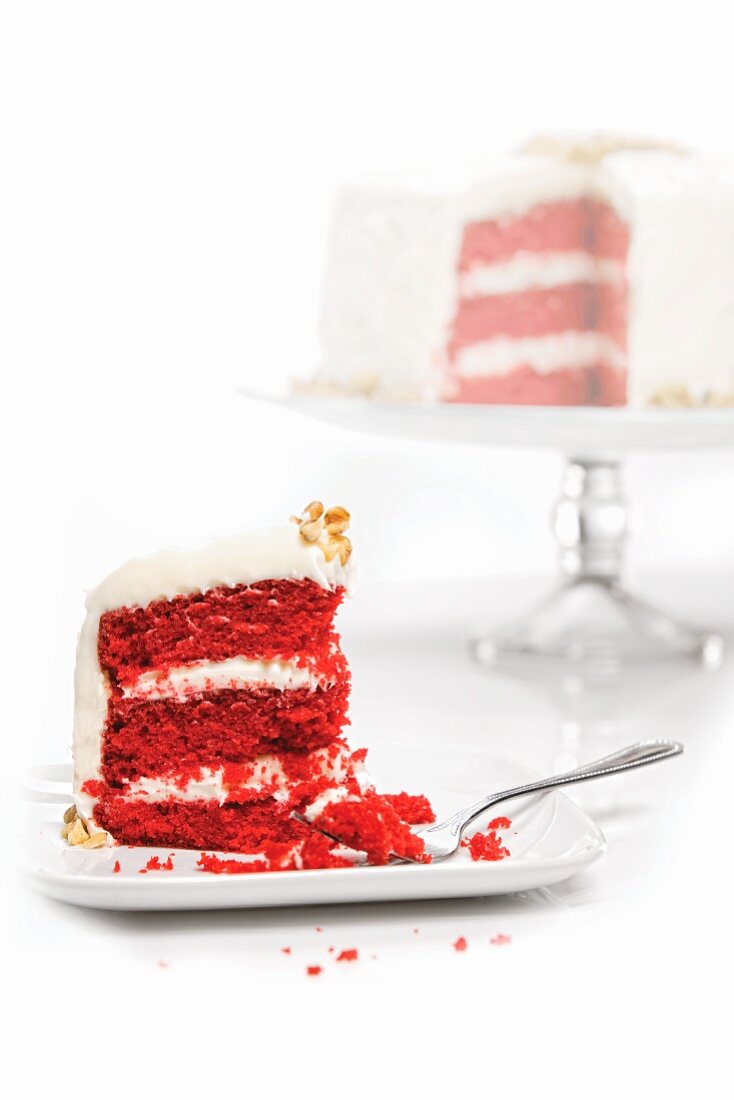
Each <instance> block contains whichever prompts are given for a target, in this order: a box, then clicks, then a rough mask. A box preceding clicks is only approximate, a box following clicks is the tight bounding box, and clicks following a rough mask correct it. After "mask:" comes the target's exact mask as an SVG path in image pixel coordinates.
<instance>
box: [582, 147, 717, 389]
mask: <svg viewBox="0 0 734 1100" xmlns="http://www.w3.org/2000/svg"><path fill="white" fill-rule="evenodd" d="M600 179H601V180H603V183H604V186H605V187H606V188H607V189H608V191H609V192H610V193H614V194H615V195H616V196H618V202H619V204H620V205H622V204H623V205H624V207H625V211H626V216H627V218H628V219H629V221H630V224H631V229H632V234H631V244H630V252H629V258H628V278H629V285H630V289H631V295H630V314H629V331H628V351H629V362H630V373H629V399H630V403H631V404H633V405H636V406H638V407H644V406H645V405H646V404H648V402H649V401H650V398H651V397H652V396H653V395H654V394H655V393H656V392H657V391H659V390H660V389H663V388H664V387H667V386H671V385H681V386H685V387H687V388H688V389H689V390H690V391H691V392H692V393H693V394H694V395H695V396H696V397H698V398H701V397H703V396H704V395H705V394H706V393H707V392H709V391H713V392H714V393H722V394H732V393H734V166H732V165H731V164H722V163H720V162H716V161H713V160H709V159H706V158H704V157H676V156H674V155H672V154H658V155H656V156H653V157H652V158H650V156H649V154H648V155H646V154H644V153H619V154H617V155H615V156H613V157H610V158H608V162H607V163H605V165H604V166H603V169H602V174H601V175H600Z"/></svg>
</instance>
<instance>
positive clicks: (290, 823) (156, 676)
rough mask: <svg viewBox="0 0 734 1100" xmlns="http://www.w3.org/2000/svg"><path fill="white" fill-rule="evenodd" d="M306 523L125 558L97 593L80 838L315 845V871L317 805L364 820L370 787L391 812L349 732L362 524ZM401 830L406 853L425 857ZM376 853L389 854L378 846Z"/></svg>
mask: <svg viewBox="0 0 734 1100" xmlns="http://www.w3.org/2000/svg"><path fill="white" fill-rule="evenodd" d="M293 518H294V520H295V522H291V523H288V524H284V525H283V526H282V527H281V528H279V529H277V530H274V531H271V532H265V533H253V534H251V535H248V536H244V537H241V538H237V539H230V540H224V541H220V542H217V543H213V544H211V545H210V546H207V547H203V548H201V549H199V550H195V551H192V552H189V553H182V552H171V553H164V554H158V555H156V556H154V557H152V558H149V559H147V560H144V561H133V562H130V563H128V564H127V565H125V566H123V567H122V568H121V569H119V570H118V571H117V572H116V573H113V574H112V575H111V576H110V577H108V578H107V580H106V581H104V582H103V583H102V584H101V585H100V586H99V588H97V589H96V590H95V591H94V592H93V593H91V595H90V597H89V599H88V601H87V617H86V620H85V622H84V625H83V628H82V632H81V635H80V639H79V647H78V655H77V669H76V680H75V687H76V695H75V722H74V799H75V810H76V815H77V816H76V817H74V818H72V820H70V821H69V823H68V826H67V827H65V828H66V833H67V838H68V839H71V838H70V832H71V828H72V827H74V828H75V829H76V832H75V834H74V836H75V840H74V841H72V842H74V843H77V842H82V841H83V840H84V839H85V838H84V835H83V833H84V832H86V834H87V835H89V834H90V833H92V834H94V833H95V830H98V831H104V832H106V833H107V834H109V836H110V837H111V838H114V840H116V841H117V842H121V843H126V844H133V845H138V844H141V845H157V846H163V847H178V848H213V849H216V850H220V851H227V852H242V853H248V854H258V855H263V854H264V855H265V856H266V858H271V857H272V859H274V860H275V862H276V864H277V867H278V868H284V867H288V868H293V867H297V866H299V862H298V861H299V859H300V855H299V853H300V852H301V849H302V847H303V845H304V844H305V843H306V842H307V841H308V842H309V847H308V853H310V854H309V855H308V862H309V866H312V865H313V861H314V859H315V854H314V853H315V852H317V851H319V852H320V851H322V848H323V845H320V844H319V845H314V843H313V842H312V838H313V836H314V835H315V834H314V830H313V829H312V828H310V826H309V825H308V824H306V822H305V821H304V820H303V819H302V818H303V817H304V815H307V814H309V813H310V809H311V807H313V806H316V805H321V804H324V805H325V804H330V803H331V802H337V801H341V800H348V801H349V802H350V803H354V804H355V810H354V811H353V813H358V812H359V811H358V810H357V809H356V804H359V803H360V801H361V800H362V799H363V798H364V797H365V795H366V794H368V795H369V796H370V804H371V805H372V804H373V803H374V800H375V799H377V801H378V803H379V801H380V800H379V798H378V796H376V795H375V794H374V791H373V790H372V788H371V785H370V784H369V782H368V780H367V778H366V773H365V768H364V758H365V752H364V750H362V751H357V752H353V751H352V750H351V749H350V748H349V746H348V745H347V743H346V741H345V740H344V738H343V730H344V728H345V726H346V725H348V721H349V720H348V717H347V708H348V701H349V685H350V674H349V669H348V666H347V662H346V660H345V658H344V655H343V653H342V651H341V648H340V640H339V636H338V635H337V634H336V633H335V631H334V616H335V614H336V612H337V609H338V607H339V605H340V604H341V602H342V599H343V597H344V595H345V593H346V592H347V591H348V589H349V587H350V584H351V580H352V574H353V562H352V558H351V544H350V543H349V540H348V539H347V537H346V535H345V533H344V532H345V530H346V529H347V526H348V523H349V514H348V513H347V512H346V510H345V509H342V508H335V509H331V510H330V511H329V512H326V513H324V510H323V507H322V506H321V505H320V504H318V503H317V502H314V503H313V504H312V505H309V507H308V509H307V510H306V511H305V512H304V513H303V515H301V516H299V517H293ZM384 807H385V811H386V813H388V815H389V816H390V815H392V817H394V816H395V813H394V811H393V810H392V809H391V807H390V805H389V803H384ZM373 815H374V809H373ZM313 817H314V815H313V814H312V813H311V815H310V819H311V820H313ZM77 822H80V823H81V824H75V823H77ZM397 822H398V826H400V827H399V828H398V829H397V830H393V832H394V835H395V837H396V844H397V845H399V844H400V843H401V837H402V839H403V841H404V843H405V846H406V852H407V850H408V848H410V851H411V852H412V851H413V850H414V849H415V850H418V851H419V850H420V848H421V845H420V842H418V843H417V847H416V843H415V838H414V837H413V836H412V834H411V833H410V831H409V829H408V828H407V826H405V825H403V826H401V823H400V819H399V817H398V818H397ZM401 829H402V831H401ZM373 833H374V827H372V828H371V830H370V837H372V834H373ZM355 838H356V833H355V832H354V829H351V831H350V836H349V840H350V841H354V840H355ZM366 847H368V848H369V854H370V855H373V854H374V856H375V858H379V856H380V852H379V851H378V849H377V847H376V845H375V843H374V840H373V839H369V845H366ZM268 854H269V855H268ZM334 858H336V857H334ZM324 865H325V866H331V865H335V864H334V863H333V862H332V857H331V856H329V859H327V860H326V862H325V864H324ZM268 869H272V868H271V867H270V866H268Z"/></svg>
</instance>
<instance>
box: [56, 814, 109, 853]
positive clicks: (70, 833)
mask: <svg viewBox="0 0 734 1100" xmlns="http://www.w3.org/2000/svg"><path fill="white" fill-rule="evenodd" d="M61 839H62V840H65V841H66V842H67V844H71V845H72V847H74V848H102V847H103V846H104V845H105V844H106V843H107V841H108V839H109V833H106V832H105V831H104V829H97V830H95V831H94V832H92V830H91V828H90V826H89V822H88V821H87V819H86V817H82V815H81V814H80V813H79V812H78V811H77V808H76V806H69V808H68V810H66V811H65V812H64V824H63V825H62V827H61Z"/></svg>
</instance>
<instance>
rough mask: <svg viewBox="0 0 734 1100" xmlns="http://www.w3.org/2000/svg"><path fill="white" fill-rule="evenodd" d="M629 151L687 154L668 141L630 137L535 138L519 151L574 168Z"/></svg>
mask: <svg viewBox="0 0 734 1100" xmlns="http://www.w3.org/2000/svg"><path fill="white" fill-rule="evenodd" d="M631 150H644V151H655V150H659V151H663V152H667V153H676V154H678V155H680V154H684V153H686V152H687V150H686V149H685V147H684V146H682V145H678V144H676V143H675V142H672V141H655V140H654V139H652V138H641V137H634V136H632V135H630V134H614V133H604V132H600V133H590V134H580V135H576V134H536V135H535V137H533V138H531V139H530V141H528V142H526V143H525V144H524V145H523V146H522V148H521V149H520V152H521V153H530V154H533V155H535V156H541V157H554V158H555V159H556V160H566V161H570V162H571V163H576V164H598V163H599V162H600V161H602V160H603V159H604V157H606V156H609V154H610V153H621V152H627V151H631Z"/></svg>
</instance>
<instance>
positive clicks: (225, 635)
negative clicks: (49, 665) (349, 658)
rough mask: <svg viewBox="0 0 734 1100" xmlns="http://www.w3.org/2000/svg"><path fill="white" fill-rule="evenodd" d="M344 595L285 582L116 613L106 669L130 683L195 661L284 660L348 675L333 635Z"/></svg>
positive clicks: (101, 646)
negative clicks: (230, 658) (335, 649)
mask: <svg viewBox="0 0 734 1100" xmlns="http://www.w3.org/2000/svg"><path fill="white" fill-rule="evenodd" d="M343 596H344V589H343V588H339V589H337V590H336V591H334V592H332V591H331V590H329V589H325V588H321V587H320V586H319V585H318V584H316V583H315V582H314V581H311V580H298V581H286V580H280V581H262V582H260V583H259V584H257V585H252V586H247V585H236V586H235V587H233V588H226V587H219V588H212V589H209V591H208V592H203V593H201V592H197V593H194V594H193V595H189V596H175V597H174V598H173V599H172V600H156V601H154V602H153V603H150V604H148V606H147V607H144V608H143V607H122V608H116V609H115V610H113V611H107V612H105V614H103V615H102V617H101V619H100V624H99V640H98V653H99V661H100V666H101V667H102V669H104V670H105V671H106V672H107V673H108V674H109V676H110V677H111V679H112V680H113V681H114V682H117V683H121V684H129V683H132V682H133V681H134V680H136V679H137V677H138V676H140V675H141V674H142V673H144V672H149V671H150V670H151V669H159V670H162V671H165V670H167V669H169V668H171V667H175V666H177V665H182V664H187V663H190V662H192V661H204V660H206V661H222V660H226V659H227V658H229V657H245V658H251V659H259V660H272V659H275V658H282V659H283V660H286V661H287V660H294V659H300V660H301V662H302V663H307V662H309V663H314V664H315V666H316V668H317V669H318V671H319V672H320V673H323V674H324V675H325V676H327V678H332V677H331V675H330V673H331V672H333V673H334V677H335V676H337V675H339V674H340V672H341V671H342V670H343V658H342V657H341V655H340V654H336V655H335V654H334V653H333V652H332V650H333V648H334V646H335V644H336V643H338V636H337V635H335V634H333V633H332V630H331V627H332V622H333V619H334V615H335V613H336V610H337V608H338V607H339V604H340V603H341V602H342V598H343Z"/></svg>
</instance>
